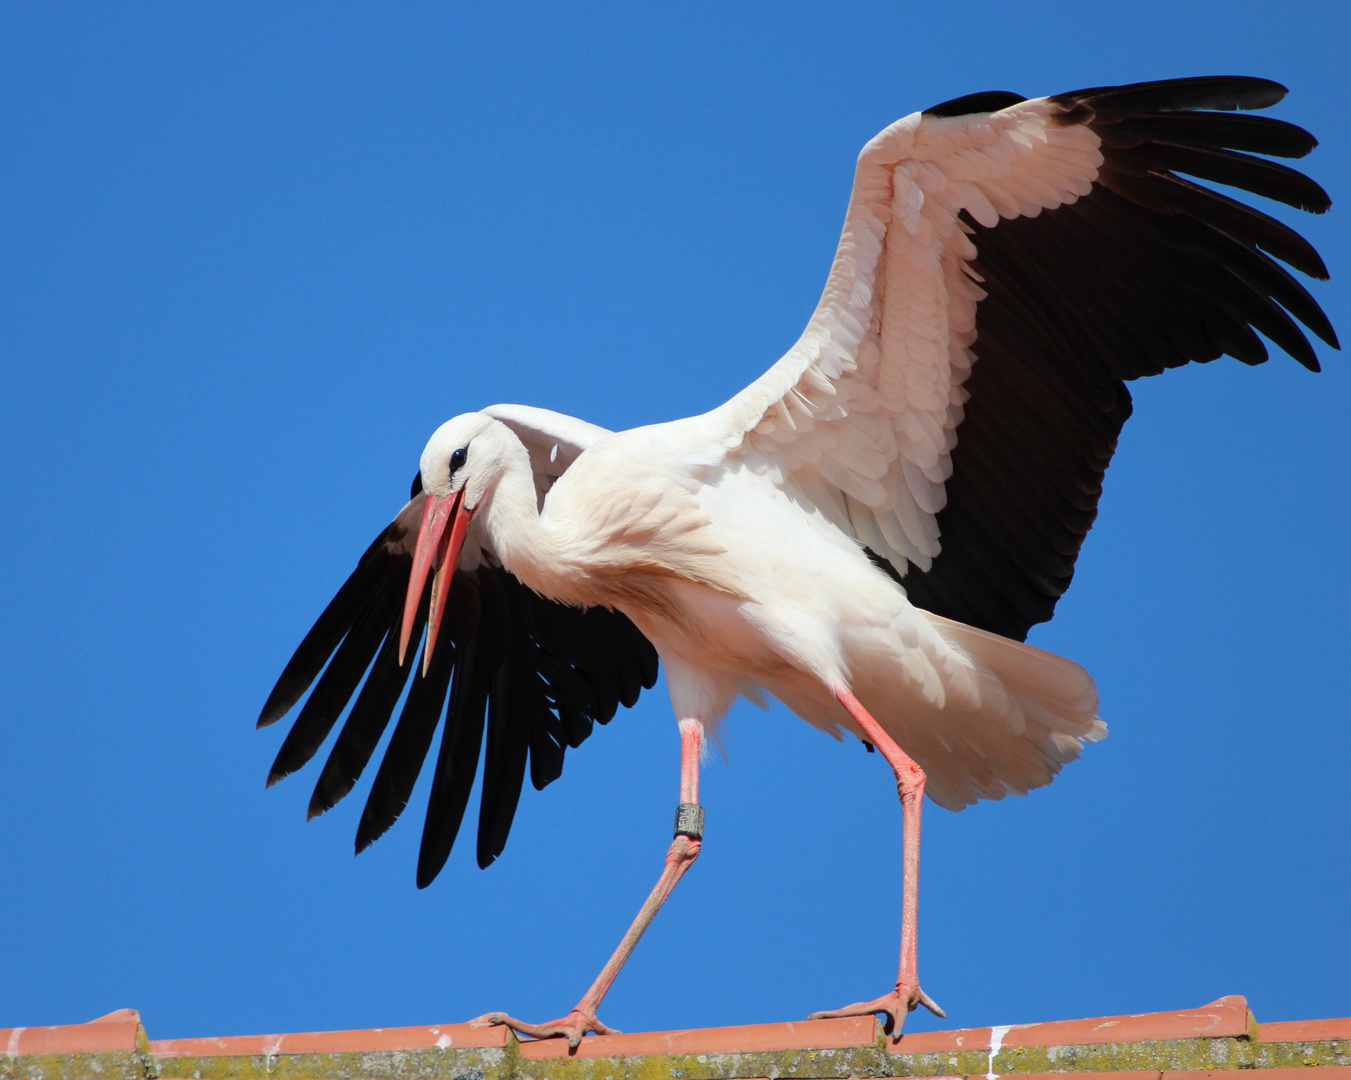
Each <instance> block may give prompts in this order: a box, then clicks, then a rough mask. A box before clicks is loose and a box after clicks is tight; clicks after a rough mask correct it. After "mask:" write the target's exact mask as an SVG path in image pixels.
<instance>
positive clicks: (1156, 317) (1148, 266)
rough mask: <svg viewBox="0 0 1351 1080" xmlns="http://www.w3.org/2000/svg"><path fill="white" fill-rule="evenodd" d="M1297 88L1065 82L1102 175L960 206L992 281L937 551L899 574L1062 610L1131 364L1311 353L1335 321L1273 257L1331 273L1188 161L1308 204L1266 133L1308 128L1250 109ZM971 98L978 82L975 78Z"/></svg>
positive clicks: (944, 588)
mask: <svg viewBox="0 0 1351 1080" xmlns="http://www.w3.org/2000/svg"><path fill="white" fill-rule="evenodd" d="M1284 93H1285V89H1284V87H1282V86H1280V84H1278V83H1274V82H1270V81H1269V80H1265V79H1247V78H1241V77H1237V76H1221V77H1214V78H1199V79H1174V80H1168V81H1164V82H1154V83H1139V84H1136V85H1133V86H1120V87H1110V86H1109V87H1096V88H1093V89H1090V90H1080V91H1075V92H1073V93H1070V94H1062V95H1060V96H1059V97H1056V98H1052V99H1051V100H1052V101H1055V102H1057V103H1059V104H1060V105H1062V106H1063V107H1065V108H1066V110H1067V112H1066V114H1065V115H1064V117H1063V118H1062V122H1063V123H1066V124H1088V125H1089V126H1090V127H1091V128H1092V129H1093V130H1094V131H1095V132H1096V133H1097V134H1098V136H1099V137H1100V139H1101V140H1102V152H1103V158H1104V162H1103V167H1102V170H1101V172H1100V173H1099V176H1098V179H1097V182H1096V183H1095V184H1094V185H1093V189H1092V191H1091V192H1090V193H1089V194H1088V195H1086V196H1084V197H1082V198H1080V199H1078V200H1077V201H1075V202H1073V203H1070V204H1067V205H1064V206H1060V207H1058V208H1056V209H1054V210H1049V211H1043V212H1042V213H1041V214H1040V215H1038V216H1037V217H1035V218H1027V217H1023V218H1015V219H1012V220H1001V221H999V222H998V223H997V224H995V225H994V226H993V227H990V228H986V227H984V226H981V225H979V224H977V223H976V222H975V221H974V220H972V219H971V218H970V217H968V216H965V215H964V216H963V223H964V225H965V227H966V228H967V230H968V231H969V232H970V234H971V238H972V241H973V243H974V244H975V246H976V251H977V256H976V259H975V261H974V263H973V264H972V267H971V269H972V271H973V272H974V273H975V274H977V275H979V280H980V283H981V287H982V289H984V290H985V292H986V296H985V298H984V299H983V300H981V301H980V303H979V304H978V306H977V311H976V334H977V336H976V341H975V343H974V344H973V346H972V349H973V351H974V353H975V356H976V361H977V362H976V363H975V364H974V365H973V367H972V369H971V374H970V377H969V378H968V379H967V381H966V384H965V389H966V390H967V391H968V392H969V394H970V399H969V400H968V401H967V402H966V404H965V406H964V417H963V420H962V423H961V425H960V426H959V427H958V429H957V445H956V448H955V449H954V451H953V455H952V476H951V478H950V479H949V480H948V481H947V503H946V505H945V507H944V508H943V510H941V511H940V512H939V514H938V526H939V530H940V535H941V542H942V552H941V554H939V555H938V556H937V558H935V559H934V561H933V564H932V566H931V567H930V568H929V570H927V571H921V570H918V569H914V568H911V569H910V570H909V572H908V573H906V574H905V576H904V579H903V584H904V585H905V588H906V590H907V592H908V593H909V595H910V598H911V600H913V601H914V602H915V603H916V604H918V605H919V606H920V607H923V608H927V609H928V610H930V611H933V612H935V613H937V614H940V615H944V616H946V617H948V618H952V619H957V620H960V621H961V622H965V623H969V624H971V625H974V626H979V627H982V628H983V629H986V630H991V631H993V632H995V633H998V634H1003V635H1004V636H1006V637H1011V638H1015V639H1017V640H1019V641H1021V640H1023V639H1024V638H1025V637H1026V636H1027V631H1028V629H1029V628H1030V627H1031V626H1032V625H1033V624H1035V623H1037V622H1042V621H1044V620H1046V619H1049V618H1050V617H1051V614H1052V612H1053V611H1054V610H1055V605H1056V601H1057V600H1058V599H1059V597H1060V596H1061V595H1062V594H1063V593H1064V591H1065V590H1066V589H1067V588H1068V587H1069V584H1070V580H1071V578H1072V577H1073V573H1074V562H1075V560H1076V559H1077V557H1078V553H1079V549H1080V547H1081V545H1082V544H1083V540H1084V537H1085V536H1086V535H1087V533H1088V530H1089V528H1090V527H1091V526H1092V524H1093V518H1094V516H1095V515H1096V513H1097V502H1098V497H1099V495H1100V494H1101V490H1102V479H1103V476H1104V474H1105V472H1106V469H1107V466H1108V464H1109V463H1110V461H1111V457H1112V453H1113V452H1114V450H1115V447H1116V440H1117V436H1118V435H1119V433H1120V431H1121V428H1122V425H1123V424H1124V423H1125V422H1126V420H1127V418H1128V417H1129V416H1130V412H1131V400H1130V394H1129V392H1128V391H1127V389H1126V382H1127V381H1129V380H1131V379H1136V378H1140V377H1142V376H1146V375H1155V374H1158V373H1159V372H1161V371H1163V370H1165V369H1166V368H1171V367H1178V366H1181V365H1182V364H1186V363H1191V362H1198V361H1199V362H1204V361H1208V360H1213V359H1215V358H1216V357H1218V356H1220V355H1222V354H1225V353H1227V354H1229V355H1231V356H1234V357H1236V358H1237V359H1239V360H1242V361H1244V362H1245V363H1250V364H1259V363H1262V362H1263V361H1264V360H1266V359H1267V348H1266V345H1265V344H1264V343H1263V341H1262V339H1261V338H1260V337H1258V334H1259V333H1261V334H1264V335H1266V337H1267V338H1269V339H1270V340H1271V341H1273V342H1274V343H1276V344H1277V345H1278V346H1280V347H1281V348H1282V349H1284V350H1285V351H1286V352H1287V353H1289V354H1290V355H1291V356H1292V357H1294V359H1296V360H1297V361H1299V363H1301V364H1303V365H1304V366H1305V367H1307V368H1310V369H1311V370H1314V371H1316V370H1318V359H1317V356H1316V355H1315V352H1314V349H1313V346H1312V345H1311V344H1310V343H1309V340H1308V338H1307V337H1306V336H1305V333H1304V330H1303V329H1302V328H1301V324H1302V325H1303V327H1306V328H1307V329H1308V330H1310V331H1312V332H1313V333H1314V334H1315V335H1317V336H1318V337H1319V338H1321V339H1322V340H1323V341H1325V342H1327V343H1328V344H1329V345H1331V346H1333V347H1334V348H1335V347H1336V346H1337V336H1336V334H1335V332H1334V331H1333V329H1332V326H1331V324H1330V323H1329V322H1328V319H1327V316H1326V315H1325V314H1324V313H1323V311H1322V310H1321V309H1320V308H1319V306H1318V304H1317V302H1316V301H1315V300H1314V299H1313V297H1312V296H1310V295H1309V293H1308V290H1306V289H1305V288H1304V286H1303V285H1302V284H1300V282H1298V281H1297V280H1295V278H1294V277H1292V276H1291V274H1290V273H1289V272H1288V271H1287V270H1286V269H1285V268H1284V267H1282V266H1280V265H1279V263H1278V262H1277V261H1276V260H1281V261H1283V262H1285V263H1287V264H1289V265H1290V266H1292V267H1294V268H1295V269H1296V270H1300V271H1302V272H1303V273H1305V274H1307V275H1309V276H1310V277H1314V278H1324V277H1326V276H1327V269H1326V267H1325V266H1324V264H1323V260H1322V259H1321V258H1320V257H1319V255H1318V253H1317V252H1316V251H1315V250H1314V248H1313V246H1312V245H1311V244H1310V243H1309V242H1308V241H1307V240H1305V239H1304V237H1302V236H1300V235H1299V233H1297V232H1295V230H1293V229H1291V228H1290V227H1289V226H1288V225H1285V224H1284V223H1282V222H1280V221H1277V220H1276V219H1275V218H1272V217H1270V216H1268V215H1267V214H1264V213H1262V212H1261V211H1259V210H1257V209H1255V208H1253V207H1251V206H1247V205H1245V204H1244V203H1242V202H1239V201H1238V200H1236V199H1232V198H1230V197H1229V196H1227V195H1223V194H1221V193H1219V192H1216V191H1212V190H1210V189H1209V188H1206V187H1205V186H1203V185H1201V184H1198V183H1194V182H1193V181H1191V180H1188V179H1185V178H1184V177H1183V176H1180V175H1178V174H1179V173H1185V174H1187V175H1188V176H1194V177H1197V178H1199V179H1203V180H1209V181H1213V182H1217V183H1222V184H1226V185H1228V186H1230V187H1233V188H1238V189H1240V190H1243V191H1247V192H1249V193H1252V194H1254V195H1261V196H1265V197H1268V198H1272V199H1276V200H1278V201H1281V202H1285V203H1287V204H1289V205H1291V206H1294V207H1297V208H1299V209H1303V210H1309V211H1312V212H1315V213H1321V212H1322V211H1324V210H1326V209H1327V207H1328V205H1329V200H1328V197H1327V194H1326V192H1324V191H1323V189H1322V188H1321V187H1319V186H1318V185H1317V184H1316V183H1314V181H1312V180H1310V179H1309V178H1308V177H1306V176H1304V175H1303V174H1302V173H1299V172H1297V171H1295V170H1294V169H1291V168H1289V167H1287V166H1284V165H1278V164H1275V163H1273V162H1270V161H1266V160H1265V159H1263V158H1257V157H1253V156H1251V155H1252V154H1254V153H1258V154H1270V155H1275V156H1280V157H1290V158H1294V157H1302V156H1303V155H1304V154H1307V153H1308V152H1309V151H1310V150H1312V149H1313V148H1314V146H1316V145H1317V142H1316V140H1315V139H1314V138H1313V136H1312V135H1310V134H1309V133H1308V132H1306V131H1304V130H1303V129H1302V128H1299V127H1296V126H1295V125H1294V124H1290V123H1287V122H1285V121H1281V120H1273V119H1270V118H1268V117H1260V116H1233V115H1226V114H1224V113H1215V112H1207V111H1197V110H1210V109H1225V110H1233V109H1255V108H1265V107H1266V106H1268V105H1272V104H1275V103H1276V102H1277V101H1279V100H1280V99H1281V97H1283V96H1284ZM976 97H977V98H978V95H977V96H976Z"/></svg>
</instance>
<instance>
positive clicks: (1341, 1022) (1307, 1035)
mask: <svg viewBox="0 0 1351 1080" xmlns="http://www.w3.org/2000/svg"><path fill="white" fill-rule="evenodd" d="M1257 1030H1258V1036H1257V1037H1258V1038H1259V1039H1261V1040H1262V1041H1263V1042H1316V1041H1318V1040H1319V1039H1351V1016H1343V1017H1341V1018H1340V1019H1337V1020H1284V1021H1281V1022H1279V1023H1275V1024H1261V1025H1259V1026H1258V1029H1257Z"/></svg>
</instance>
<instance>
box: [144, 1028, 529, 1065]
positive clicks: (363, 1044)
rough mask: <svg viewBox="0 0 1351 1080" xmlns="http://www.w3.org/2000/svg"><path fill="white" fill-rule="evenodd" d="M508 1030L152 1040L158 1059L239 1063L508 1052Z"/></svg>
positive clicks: (404, 1030) (370, 1031) (380, 1031)
mask: <svg viewBox="0 0 1351 1080" xmlns="http://www.w3.org/2000/svg"><path fill="white" fill-rule="evenodd" d="M506 1045H507V1029H506V1028H501V1027H496V1028H494V1027H478V1026H476V1025H473V1024H439V1025H437V1026H436V1027H393V1028H366V1029H362V1030H356V1031H299V1032H292V1033H291V1034H288V1035H222V1036H218V1037H215V1038H196V1039H152V1040H151V1042H150V1052H151V1053H153V1054H154V1055H155V1056H156V1057H236V1056H249V1055H254V1054H264V1055H269V1056H271V1055H273V1054H344V1053H361V1052H364V1051H372V1050H431V1049H438V1050H448V1049H450V1047H452V1046H454V1047H458V1048H463V1047H467V1046H506Z"/></svg>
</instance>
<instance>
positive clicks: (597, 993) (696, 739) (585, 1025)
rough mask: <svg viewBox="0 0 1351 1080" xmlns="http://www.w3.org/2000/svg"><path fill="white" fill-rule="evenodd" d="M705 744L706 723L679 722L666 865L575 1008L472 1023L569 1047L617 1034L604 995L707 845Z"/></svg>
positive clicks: (494, 1015) (486, 1018)
mask: <svg viewBox="0 0 1351 1080" xmlns="http://www.w3.org/2000/svg"><path fill="white" fill-rule="evenodd" d="M703 747H704V725H703V724H701V723H700V722H699V721H698V720H682V721H680V805H679V806H678V807H677V808H676V823H675V839H674V840H672V841H671V846H670V848H668V849H667V851H666V866H665V868H664V869H663V870H662V873H661V877H660V878H658V879H657V884H656V886H655V887H654V888H653V889H652V892H651V893H650V894H648V897H647V900H646V902H644V904H643V906H642V907H641V908H640V909H639V911H638V915H637V917H636V918H635V919H634V920H633V923H632V925H631V926H630V927H629V929H628V933H626V934H625V935H624V937H623V939H622V940H621V941H620V942H619V947H618V948H616V949H615V951H614V954H613V955H612V956H611V957H610V959H609V961H608V962H607V963H606V965H605V966H604V967H603V968H601V970H600V974H599V975H597V976H596V981H595V982H593V983H592V984H591V988H590V989H589V990H587V992H586V993H585V994H583V995H582V1000H581V1001H579V1002H577V1004H576V1005H575V1006H573V1009H572V1012H570V1013H568V1015H567V1016H565V1017H563V1018H562V1019H561V1020H554V1021H552V1022H550V1023H547V1024H526V1023H523V1022H522V1021H520V1020H515V1019H513V1018H512V1017H510V1016H508V1015H507V1014H506V1013H487V1014H486V1015H484V1016H480V1017H478V1018H477V1019H476V1020H471V1021H470V1023H474V1024H502V1025H505V1026H506V1027H509V1028H511V1029H512V1030H513V1031H519V1032H520V1033H521V1034H522V1035H529V1036H531V1037H533V1038H536V1039H549V1038H559V1037H566V1038H567V1040H568V1046H570V1047H571V1048H572V1049H574V1050H575V1049H576V1048H577V1045H578V1044H579V1043H580V1042H581V1041H582V1037H583V1036H584V1035H586V1034H587V1033H588V1032H592V1031H594V1032H595V1033H596V1034H597V1035H612V1034H615V1031H614V1029H613V1028H609V1027H606V1026H605V1025H604V1024H602V1023H601V1022H600V1021H599V1020H598V1019H597V1018H596V1010H597V1009H598V1008H599V1007H600V1003H601V999H602V998H604V997H605V995H606V994H607V993H608V992H609V990H610V987H611V985H612V984H613V983H614V981H615V977H616V976H617V975H618V974H619V969H620V968H622V967H623V966H624V964H625V962H626V961H627V960H628V958H629V955H630V954H631V953H632V952H633V948H634V946H635V945H637V944H638V939H639V938H640V937H642V936H643V931H644V930H646V929H647V927H648V924H649V923H651V922H652V919H653V918H654V917H655V916H656V914H657V912H658V911H659V910H660V909H661V906H662V904H664V903H666V898H667V897H668V896H670V895H671V891H672V890H673V889H674V888H675V887H676V882H678V881H679V880H680V879H681V878H682V877H684V876H685V871H686V870H688V869H689V868H690V866H691V865H692V864H693V863H694V860H695V859H697V858H698V857H699V849H700V848H701V847H702V846H703V836H704V808H703V807H702V806H700V805H699V756H700V754H702V753H703Z"/></svg>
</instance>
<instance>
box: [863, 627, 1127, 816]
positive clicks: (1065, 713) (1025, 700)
mask: <svg viewBox="0 0 1351 1080" xmlns="http://www.w3.org/2000/svg"><path fill="white" fill-rule="evenodd" d="M925 614H926V616H927V618H928V620H929V621H930V623H931V624H932V625H933V627H934V629H935V630H936V631H937V633H938V635H939V636H940V637H941V638H942V639H943V640H944V641H945V642H946V643H947V644H948V645H949V646H950V647H951V648H952V649H953V650H954V652H955V653H956V654H957V655H958V656H960V657H962V658H964V660H965V662H967V663H969V664H970V665H971V666H972V669H973V672H974V674H975V676H976V677H975V679H974V680H972V679H970V678H967V679H964V680H961V681H962V683H964V684H965V686H967V687H971V688H973V689H972V690H970V691H968V692H967V693H964V694H953V693H949V695H948V698H947V700H946V702H945V703H944V704H943V706H942V707H941V708H938V709H925V710H920V711H921V712H922V713H923V714H924V715H922V716H921V715H916V712H915V711H914V710H910V709H900V710H894V711H891V710H888V712H889V713H890V715H887V714H884V713H877V714H875V715H877V716H878V719H879V721H881V722H882V723H884V724H885V725H886V726H887V728H888V730H890V731H893V734H894V736H895V737H896V738H897V741H898V742H899V743H900V744H901V745H902V746H903V747H905V749H906V750H907V752H909V753H910V754H912V755H913V756H914V757H915V758H916V760H918V761H919V763H920V764H921V765H922V766H923V767H924V770H925V773H926V774H927V775H928V793H929V796H930V797H931V798H932V799H933V800H934V802H936V803H938V804H939V805H940V806H943V807H946V808H947V809H950V810H960V809H962V807H964V806H969V805H971V804H973V803H975V802H976V801H977V800H978V799H981V798H986V799H1001V798H1003V797H1004V796H1005V795H1008V794H1018V795H1022V794H1025V793H1026V792H1027V791H1029V790H1030V789H1032V788H1035V787H1041V786H1042V785H1044V784H1048V783H1050V782H1051V780H1052V778H1053V777H1054V776H1055V774H1056V773H1058V772H1059V771H1060V769H1061V767H1062V766H1063V765H1064V764H1066V763H1067V762H1070V761H1073V760H1074V759H1075V758H1077V757H1078V756H1079V751H1080V750H1081V749H1082V747H1083V744H1084V743H1085V742H1095V741H1097V740H1098V739H1101V738H1102V737H1103V736H1104V735H1106V734H1107V725H1106V724H1104V723H1103V721H1102V720H1101V719H1100V718H1099V717H1098V716H1097V709H1098V693H1097V688H1096V687H1095V686H1094V684H1093V680H1092V678H1091V677H1090V676H1089V674H1088V672H1086V671H1085V670H1084V669H1083V668H1082V667H1080V666H1079V665H1078V664H1076V663H1074V662H1073V661H1070V660H1066V659H1064V658H1063V657H1060V656H1056V655H1055V654H1053V653H1049V652H1045V651H1044V650H1042V649H1038V648H1035V647H1034V646H1031V645H1025V644H1022V643H1020V642H1017V641H1012V640H1010V639H1008V638H1003V637H999V636H997V635H995V634H991V633H988V632H986V631H984V630H977V629H976V628H975V627H971V626H966V625H964V624H962V623H958V622H953V621H951V620H948V619H944V618H941V617H939V616H935V615H930V614H928V613H925ZM950 685H951V684H950ZM879 689H880V688H879ZM865 703H866V699H865ZM884 715H886V719H883V717H884Z"/></svg>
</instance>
